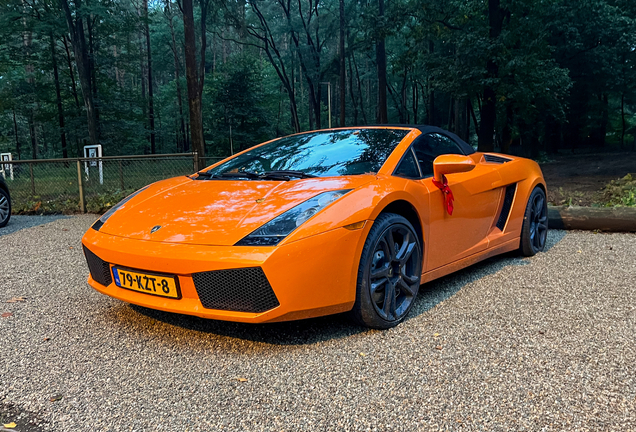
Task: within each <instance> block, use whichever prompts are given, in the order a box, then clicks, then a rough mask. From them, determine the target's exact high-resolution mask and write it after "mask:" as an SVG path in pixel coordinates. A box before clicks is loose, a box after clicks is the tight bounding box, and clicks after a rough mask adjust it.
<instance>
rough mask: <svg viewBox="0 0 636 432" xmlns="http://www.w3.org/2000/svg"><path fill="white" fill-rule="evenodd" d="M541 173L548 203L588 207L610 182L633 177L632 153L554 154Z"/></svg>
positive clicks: (634, 162)
mask: <svg viewBox="0 0 636 432" xmlns="http://www.w3.org/2000/svg"><path fill="white" fill-rule="evenodd" d="M541 170H542V171H543V176H544V177H545V181H546V183H547V184H548V202H549V203H550V204H554V205H563V204H571V205H579V206H591V205H592V204H594V203H597V202H598V200H599V197H600V195H601V191H602V190H603V188H604V187H605V185H607V184H608V183H609V182H610V181H611V180H616V179H619V178H622V177H624V176H626V175H627V174H630V173H631V174H636V153H633V152H631V153H605V154H585V155H558V156H556V157H553V158H552V160H551V161H550V162H547V163H543V164H541Z"/></svg>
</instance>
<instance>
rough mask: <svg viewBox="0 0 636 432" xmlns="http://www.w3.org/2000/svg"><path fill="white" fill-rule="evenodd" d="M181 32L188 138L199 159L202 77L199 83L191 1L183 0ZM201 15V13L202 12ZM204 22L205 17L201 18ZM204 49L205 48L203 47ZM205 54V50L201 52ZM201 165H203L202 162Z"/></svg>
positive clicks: (202, 146)
mask: <svg viewBox="0 0 636 432" xmlns="http://www.w3.org/2000/svg"><path fill="white" fill-rule="evenodd" d="M182 10H183V31H184V35H185V64H186V80H187V87H188V108H189V110H190V134H191V135H190V136H191V142H192V150H193V151H195V152H197V154H198V155H199V159H200V160H203V158H204V157H205V142H204V140H203V118H202V113H201V90H200V89H202V85H201V84H202V83H203V77H201V81H199V73H198V69H197V58H196V35H195V30H194V10H193V6H192V0H183V2H182ZM202 13H203V11H202ZM201 19H202V20H205V17H204V16H202V17H201ZM203 48H205V47H203ZM202 52H203V53H205V50H204V49H203V50H202ZM204 62H205V54H203V56H202V58H201V63H202V64H204ZM203 165H205V163H204V162H203Z"/></svg>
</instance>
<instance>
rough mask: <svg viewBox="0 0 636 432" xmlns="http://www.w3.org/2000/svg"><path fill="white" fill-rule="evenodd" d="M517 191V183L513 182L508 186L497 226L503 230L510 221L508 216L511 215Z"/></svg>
mask: <svg viewBox="0 0 636 432" xmlns="http://www.w3.org/2000/svg"><path fill="white" fill-rule="evenodd" d="M516 191H517V184H516V183H515V184H511V185H509V186H508V187H506V195H505V196H504V202H503V206H502V207H501V213H499V220H497V228H499V229H500V230H501V231H503V229H504V227H505V226H506V222H508V216H509V215H510V209H511V208H512V201H513V200H514V198H515V192H516Z"/></svg>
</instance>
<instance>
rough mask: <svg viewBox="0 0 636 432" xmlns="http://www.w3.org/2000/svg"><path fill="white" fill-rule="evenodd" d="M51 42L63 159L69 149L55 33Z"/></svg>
mask: <svg viewBox="0 0 636 432" xmlns="http://www.w3.org/2000/svg"><path fill="white" fill-rule="evenodd" d="M49 37H50V40H51V62H52V63H53V79H54V81H55V99H56V102H57V115H58V121H59V124H60V142H61V143H62V157H63V158H65V159H66V158H67V157H68V149H67V147H66V130H65V127H64V107H63V105H62V92H61V91H60V74H59V73H58V71H57V56H56V54H55V40H54V39H53V33H51V34H50V36H49Z"/></svg>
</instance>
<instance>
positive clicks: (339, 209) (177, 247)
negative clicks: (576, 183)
mask: <svg viewBox="0 0 636 432" xmlns="http://www.w3.org/2000/svg"><path fill="white" fill-rule="evenodd" d="M547 227H548V221H547V205H546V185H545V181H544V179H543V175H542V173H541V170H540V168H539V166H538V165H537V164H536V163H535V162H533V161H531V160H527V159H523V158H519V157H513V156H507V155H501V154H494V153H480V152H475V150H474V149H473V148H472V147H471V146H470V145H468V144H466V143H465V142H464V141H462V140H461V139H460V138H458V137H457V136H455V135H454V134H452V133H449V132H447V131H444V130H442V129H439V128H436V127H430V126H421V127H420V126H418V127H415V126H408V127H407V126H385V127H351V128H342V129H329V130H318V131H313V132H307V133H300V134H296V135H291V136H287V137H283V138H278V139H275V140H272V141H269V142H266V143H263V144H260V145H258V146H255V147H252V148H250V149H248V150H245V151H243V152H241V153H239V154H236V155H234V156H232V157H230V158H228V159H225V160H223V161H221V162H218V163H216V164H214V165H212V166H209V167H207V168H205V169H203V170H200V171H199V172H197V173H196V174H193V175H191V176H183V177H177V178H171V179H168V180H163V181H160V182H157V183H154V184H151V185H149V186H146V187H145V188H143V189H141V190H138V191H137V192H135V193H134V194H132V195H130V196H128V197H127V198H126V199H124V200H123V201H121V202H120V203H119V204H117V205H116V206H115V207H113V208H112V209H110V210H109V211H108V212H107V213H106V214H104V215H103V216H102V217H101V218H99V220H97V221H96V222H95V224H94V225H93V226H92V227H91V228H90V229H89V230H88V232H86V234H85V235H84V237H83V239H82V243H83V246H84V254H85V256H86V260H87V262H88V267H89V270H90V277H89V278H88V282H89V284H90V285H91V286H92V287H93V288H95V289H96V290H97V291H99V292H101V293H104V294H106V295H109V296H111V297H115V298H118V299H121V300H123V301H125V302H129V303H133V304H137V305H141V306H145V307H148V308H152V309H159V310H163V311H169V312H176V313H182V314H190V315H196V316H199V317H204V318H212V319H217V320H228V321H241V322H251V323H263V322H275V321H287V320H296V319H302V318H309V317H316V316H321V315H327V314H334V313H340V312H348V313H349V314H350V315H351V317H353V318H354V319H355V320H356V321H357V322H359V323H360V324H362V325H366V326H368V327H373V328H388V327H392V326H395V325H397V324H398V323H400V322H401V321H403V320H404V319H405V318H406V316H407V315H408V313H409V310H410V309H411V307H412V306H413V302H414V300H415V298H416V296H417V293H418V290H419V287H420V284H422V283H426V282H428V281H430V280H433V279H435V278H439V277H441V276H444V275H447V274H449V273H451V272H454V271H457V270H459V269H461V268H464V267H467V266H470V265H471V264H474V263H476V262H478V261H481V260H483V259H486V258H488V257H492V256H494V255H497V254H501V253H505V252H510V251H515V250H517V251H519V253H521V254H523V255H525V256H531V255H534V254H535V253H537V252H539V251H542V250H543V248H544V246H545V242H546V236H547Z"/></svg>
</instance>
